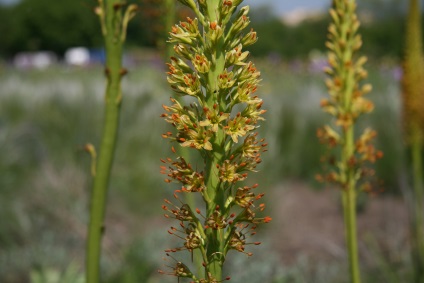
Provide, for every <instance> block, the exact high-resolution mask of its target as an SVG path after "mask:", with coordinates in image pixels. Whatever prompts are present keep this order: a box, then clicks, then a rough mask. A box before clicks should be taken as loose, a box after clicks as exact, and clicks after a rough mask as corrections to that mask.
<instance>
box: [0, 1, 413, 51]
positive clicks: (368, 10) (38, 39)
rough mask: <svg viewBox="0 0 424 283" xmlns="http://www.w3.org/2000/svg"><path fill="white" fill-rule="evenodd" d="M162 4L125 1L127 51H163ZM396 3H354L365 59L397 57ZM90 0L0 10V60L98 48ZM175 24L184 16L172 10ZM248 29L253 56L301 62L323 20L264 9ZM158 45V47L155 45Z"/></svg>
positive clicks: (315, 44)
mask: <svg viewBox="0 0 424 283" xmlns="http://www.w3.org/2000/svg"><path fill="white" fill-rule="evenodd" d="M163 1H164V0H130V1H128V2H134V3H137V4H138V5H139V6H140V12H139V14H138V16H137V18H136V19H135V20H134V21H132V22H131V23H130V27H129V30H128V45H129V46H135V47H140V46H145V47H158V46H163V43H162V42H164V40H165V39H166V37H167V29H166V28H165V26H164V23H165V19H164V17H166V16H167V15H169V13H171V12H172V11H167V10H166V8H165V6H164V5H163ZM402 2H404V1H401V0H372V1H371V0H363V1H360V2H359V4H360V7H359V8H360V14H362V15H363V17H364V19H362V22H363V26H362V29H361V33H362V35H363V41H364V49H363V52H364V53H366V54H368V55H369V56H370V57H374V58H381V57H395V58H396V57H397V58H400V56H401V55H402V42H403V36H404V35H403V34H404V27H405V25H404V22H405V13H404V9H403V4H404V3H402ZM96 4H97V1H95V0H61V1H50V0H21V1H19V2H18V3H17V4H15V5H0V19H2V20H1V21H0V34H1V39H0V56H2V57H10V56H13V55H14V54H16V53H17V52H20V51H36V50H50V51H54V52H56V53H57V54H59V55H62V54H63V53H64V52H65V50H66V49H67V48H69V47H73V46H86V47H90V48H96V47H100V46H101V45H102V37H101V35H100V32H99V24H98V20H97V17H96V16H94V14H93V9H94V7H95V5H96ZM176 13H177V18H185V17H186V16H187V15H188V13H187V12H186V11H185V10H184V9H183V8H182V7H181V6H177V12H176ZM251 20H252V27H253V28H254V29H255V30H257V32H258V35H259V37H260V41H259V42H258V44H256V45H253V46H252V47H251V49H250V50H251V52H252V53H253V55H255V56H268V55H270V54H273V55H277V56H279V57H281V58H284V59H293V58H305V57H307V56H308V54H309V53H310V51H311V50H320V51H324V50H325V47H324V42H325V37H326V34H327V30H326V29H327V26H328V22H329V18H328V16H327V15H326V13H324V14H323V15H322V16H321V17H313V18H311V19H307V20H305V21H303V22H301V23H300V24H298V25H294V26H292V25H287V24H285V23H284V22H283V21H282V20H281V19H280V18H278V17H277V16H275V15H274V14H273V13H272V10H271V9H270V8H267V7H262V8H257V9H252V17H251ZM161 43H162V45H161Z"/></svg>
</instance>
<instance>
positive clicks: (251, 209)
mask: <svg viewBox="0 0 424 283" xmlns="http://www.w3.org/2000/svg"><path fill="white" fill-rule="evenodd" d="M179 1H180V2H181V3H182V4H184V5H186V6H188V7H189V8H191V9H192V10H193V11H194V14H195V15H196V18H194V19H191V18H187V19H186V21H182V22H180V23H178V24H176V25H175V26H174V27H173V28H172V30H171V32H170V34H169V35H170V37H169V42H171V43H174V44H175V46H174V50H175V54H176V56H175V57H172V58H171V61H170V63H169V64H168V68H169V71H168V73H167V75H168V82H169V84H170V86H171V88H172V90H173V91H174V92H175V95H176V97H177V98H171V105H169V106H165V105H164V106H163V108H164V110H165V113H163V114H162V115H161V116H162V117H163V118H164V120H165V121H166V122H168V123H169V124H170V125H171V126H172V127H173V128H174V130H173V131H168V132H166V133H164V134H163V135H162V137H163V138H166V139H168V140H169V141H170V142H173V143H177V144H179V145H180V148H181V147H185V148H187V149H188V150H190V151H198V152H199V153H200V156H201V157H202V158H203V162H199V164H193V165H192V164H191V163H190V162H188V160H186V159H184V158H182V157H177V158H176V159H175V160H174V159H171V158H166V159H163V160H162V162H163V163H164V164H163V165H162V166H161V173H162V174H165V175H166V176H167V177H166V179H165V182H167V183H170V182H176V183H179V184H180V185H181V189H180V190H178V191H176V193H175V195H174V196H175V197H176V198H177V199H178V200H179V201H180V202H181V205H174V204H172V203H171V202H170V201H168V200H165V202H166V204H165V205H163V206H162V208H163V209H164V210H165V211H166V212H167V214H166V217H167V218H174V219H176V220H178V221H180V227H181V228H178V229H177V228H175V227H171V229H169V230H168V232H169V234H171V235H174V236H176V237H177V238H179V239H180V240H181V241H182V242H183V243H182V244H181V245H179V247H177V248H173V249H169V250H167V252H179V251H188V252H191V253H192V255H193V256H194V257H199V258H198V259H195V261H197V262H198V261H199V260H200V261H201V262H202V266H203V270H202V272H200V273H201V274H196V275H194V272H192V271H189V270H190V269H189V267H188V266H187V265H183V264H182V263H180V262H178V261H176V262H177V266H176V267H171V269H172V271H171V272H169V273H167V274H172V275H175V276H177V277H186V278H192V280H193V282H196V283H200V282H202V283H206V282H208V283H213V282H222V281H223V276H222V267H223V265H224V262H225V258H226V255H227V253H228V252H229V251H230V250H235V251H239V252H242V253H245V254H247V255H248V256H250V255H252V253H251V252H246V251H245V247H246V246H247V245H249V244H254V245H258V244H259V243H258V242H256V243H255V242H253V243H250V242H247V238H249V237H251V236H253V235H254V234H256V232H255V231H253V230H254V228H255V227H256V225H259V224H262V223H269V222H270V221H271V217H269V216H263V215H262V216H260V214H262V211H263V210H264V208H265V205H264V204H258V205H255V203H256V202H257V201H258V200H260V199H261V198H262V197H263V196H264V194H261V193H258V194H256V193H255V192H253V190H254V189H255V188H256V187H257V186H258V185H257V184H255V185H253V186H238V185H237V183H238V182H240V181H244V180H246V178H247V176H248V173H249V172H255V171H256V167H257V165H258V164H259V163H261V161H262V160H261V158H260V156H261V153H262V152H264V151H266V143H265V141H264V139H259V138H258V133H257V132H255V130H256V129H257V127H258V123H259V122H261V121H263V120H264V118H263V117H262V116H263V114H264V113H265V112H266V110H263V109H262V104H263V102H262V99H261V98H259V97H258V96H257V95H256V90H257V87H258V84H259V82H260V72H259V71H258V70H257V69H256V67H255V65H254V64H253V63H252V62H250V61H248V58H249V52H248V51H246V50H245V49H244V48H245V47H246V46H248V45H251V44H253V43H255V42H256V40H257V35H256V32H255V31H254V30H253V29H247V27H248V25H249V22H250V20H249V17H248V13H249V7H247V6H246V7H242V8H240V9H238V6H239V4H240V3H241V2H242V0H197V3H195V2H194V1H193V0H179ZM180 97H186V99H184V100H183V99H178V98H180ZM182 101H185V102H188V103H190V104H188V105H184V103H183V102H182ZM178 148H179V147H178V146H175V147H172V151H173V152H174V153H177V152H178ZM235 188H238V189H235ZM194 193H195V194H199V195H200V196H201V198H200V199H201V200H203V202H204V204H203V206H199V207H200V209H199V208H195V207H190V205H189V204H186V203H184V202H182V201H181V200H180V198H179V197H178V195H179V194H194ZM198 199H199V198H198ZM194 212H196V213H194ZM257 215H258V216H257ZM198 216H201V218H198ZM249 225H250V226H249ZM252 225H255V226H252ZM247 227H251V228H249V229H250V230H247ZM194 250H195V251H196V252H193V251H194ZM197 251H199V252H197ZM191 270H195V269H191ZM224 280H229V277H227V278H225V279H224Z"/></svg>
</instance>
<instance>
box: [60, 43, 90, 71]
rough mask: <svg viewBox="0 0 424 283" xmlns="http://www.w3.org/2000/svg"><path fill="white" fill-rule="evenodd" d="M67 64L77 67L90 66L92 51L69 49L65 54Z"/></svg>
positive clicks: (80, 48)
mask: <svg viewBox="0 0 424 283" xmlns="http://www.w3.org/2000/svg"><path fill="white" fill-rule="evenodd" d="M65 62H66V64H69V65H76V66H85V65H88V64H89V63H90V51H89V50H88V49H87V48H85V47H74V48H69V49H68V50H66V52H65Z"/></svg>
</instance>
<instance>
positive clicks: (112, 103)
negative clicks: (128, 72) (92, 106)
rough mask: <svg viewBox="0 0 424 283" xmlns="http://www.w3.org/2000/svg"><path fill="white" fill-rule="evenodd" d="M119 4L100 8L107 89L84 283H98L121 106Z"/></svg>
mask: <svg viewBox="0 0 424 283" xmlns="http://www.w3.org/2000/svg"><path fill="white" fill-rule="evenodd" d="M118 3H120V1H119V0H109V1H107V2H106V4H105V5H104V7H102V8H104V10H103V11H104V13H105V15H106V16H105V22H104V25H105V28H106V29H105V30H106V34H105V35H104V36H105V47H106V69H105V73H106V76H107V87H106V97H105V103H106V105H105V117H104V124H103V134H102V140H101V145H100V154H99V157H98V161H97V166H98V167H97V170H96V175H95V177H94V181H93V188H92V192H91V205H90V223H89V230H88V244H87V258H86V283H98V282H100V256H101V238H102V234H103V232H104V223H103V221H104V215H105V206H106V195H107V188H108V184H109V179H110V172H111V168H112V163H113V157H114V151H115V144H116V139H117V133H118V125H119V113H120V105H121V77H122V72H121V65H122V41H121V37H120V33H117V24H116V20H117V19H118V18H120V13H121V12H120V9H116V6H115V5H118Z"/></svg>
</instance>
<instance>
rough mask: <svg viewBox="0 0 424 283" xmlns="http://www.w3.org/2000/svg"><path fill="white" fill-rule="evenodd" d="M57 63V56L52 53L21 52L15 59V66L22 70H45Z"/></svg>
mask: <svg viewBox="0 0 424 283" xmlns="http://www.w3.org/2000/svg"><path fill="white" fill-rule="evenodd" d="M56 62H57V56H56V55H55V54H54V53H53V52H50V51H39V52H20V53H18V54H16V55H15V57H14V58H13V65H15V67H17V68H20V69H27V68H36V69H45V68H47V67H49V66H51V65H53V64H54V63H56Z"/></svg>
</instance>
